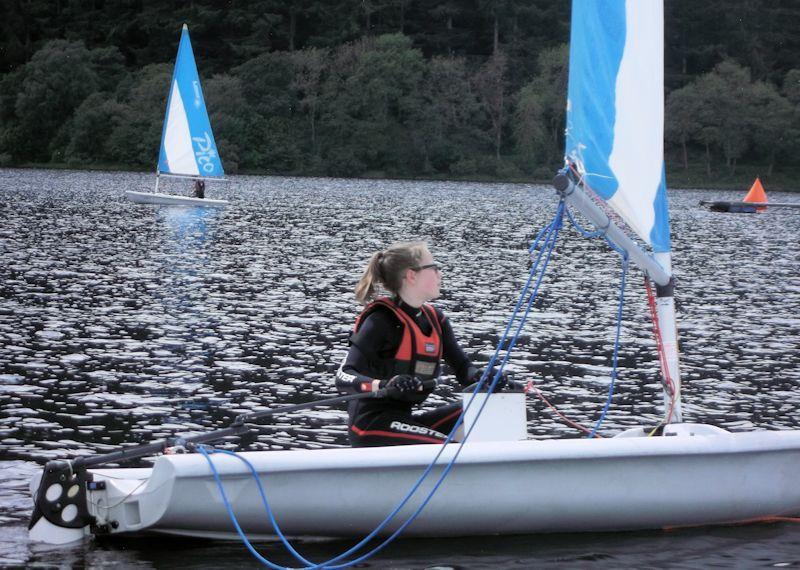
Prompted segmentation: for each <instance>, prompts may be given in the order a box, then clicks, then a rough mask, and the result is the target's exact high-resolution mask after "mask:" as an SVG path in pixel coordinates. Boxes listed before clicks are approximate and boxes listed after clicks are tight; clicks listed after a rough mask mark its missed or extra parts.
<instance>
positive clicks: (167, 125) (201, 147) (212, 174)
mask: <svg viewBox="0 0 800 570" xmlns="http://www.w3.org/2000/svg"><path fill="white" fill-rule="evenodd" d="M162 176H164V177H172V178H184V179H189V180H194V181H195V184H196V185H200V186H201V187H202V188H205V182H206V180H224V178H223V177H224V176H225V172H224V171H223V169H222V163H221V162H220V158H219V153H218V152H217V144H216V142H214V133H213V132H212V131H211V122H210V121H209V119H208V112H207V111H206V104H205V99H204V98H203V89H202V87H201V86H200V76H199V75H198V73H197V65H196V64H195V61H194V54H193V53H192V43H191V40H190V39H189V28H188V27H187V26H186V24H184V25H183V30H182V31H181V40H180V44H179V46H178V56H177V58H176V61H175V70H174V71H173V74H172V82H171V85H170V91H169V98H168V99H167V112H166V116H165V117H164V127H163V131H162V134H161V150H160V153H159V157H158V167H157V169H156V187H155V191H154V192H135V191H127V192H126V193H125V195H126V196H127V197H128V198H129V199H130V200H132V201H134V202H137V203H139V204H166V205H179V206H180V205H182V206H210V207H224V206H225V205H227V204H228V201H227V200H210V199H206V198H201V197H196V196H195V197H189V196H181V195H175V194H161V193H159V192H158V187H159V182H160V179H161V177H162Z"/></svg>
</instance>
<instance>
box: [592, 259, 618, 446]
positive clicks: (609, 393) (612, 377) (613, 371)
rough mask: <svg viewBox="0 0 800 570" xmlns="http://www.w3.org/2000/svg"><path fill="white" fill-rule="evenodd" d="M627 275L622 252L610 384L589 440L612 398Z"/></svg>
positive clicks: (597, 427)
mask: <svg viewBox="0 0 800 570" xmlns="http://www.w3.org/2000/svg"><path fill="white" fill-rule="evenodd" d="M627 275H628V254H627V253H625V252H623V254H622V279H621V280H620V287H619V305H618V307H617V333H616V336H615V338H614V355H613V357H612V360H611V363H612V364H611V383H610V384H609V386H608V397H607V398H606V403H605V405H604V406H603V411H602V412H601V413H600V418H599V419H598V420H597V423H596V424H595V425H594V428H592V433H590V434H589V435H587V436H586V437H587V438H589V439H591V438H593V437H594V436H595V434H596V433H597V430H599V429H600V426H601V425H602V423H603V420H604V419H605V418H606V413H607V412H608V408H609V406H611V399H612V398H613V397H614V384H615V383H616V380H617V359H618V356H619V337H620V330H621V329H622V307H623V305H624V304H625V280H626V277H627Z"/></svg>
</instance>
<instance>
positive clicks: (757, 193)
mask: <svg viewBox="0 0 800 570" xmlns="http://www.w3.org/2000/svg"><path fill="white" fill-rule="evenodd" d="M744 201H745V202H756V203H765V202H767V193H766V192H764V187H763V186H762V185H761V179H760V178H758V177H757V176H756V181H755V182H753V185H752V186H751V187H750V191H749V192H748V193H747V196H745V197H744ZM766 209H767V207H766V206H760V207H758V208H756V210H757V211H759V212H763V211H764V210H766Z"/></svg>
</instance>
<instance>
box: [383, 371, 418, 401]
mask: <svg viewBox="0 0 800 570" xmlns="http://www.w3.org/2000/svg"><path fill="white" fill-rule="evenodd" d="M423 389H424V386H423V383H422V379H421V378H417V377H416V376H411V375H410V374H398V375H397V376H395V377H394V378H392V379H391V380H389V381H388V382H387V383H386V392H387V395H388V396H389V397H390V398H394V399H396V400H405V399H406V398H407V397H409V396H412V397H413V396H414V395H415V394H416V393H417V392H422V391H423Z"/></svg>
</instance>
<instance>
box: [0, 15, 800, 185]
mask: <svg viewBox="0 0 800 570" xmlns="http://www.w3.org/2000/svg"><path fill="white" fill-rule="evenodd" d="M790 4H791V3H785V2H778V3H775V2H772V3H770V2H764V1H763V0H708V1H707V2H701V3H698V2H693V1H691V0H670V2H667V3H665V20H666V21H665V24H666V25H665V28H666V32H667V41H666V62H665V65H666V85H667V89H668V94H667V95H668V96H667V99H666V123H665V135H666V142H667V146H666V152H667V154H668V155H670V156H672V155H674V156H675V157H676V158H678V157H679V159H678V161H677V162H678V164H679V165H680V166H682V167H683V169H684V172H685V173H688V172H689V171H692V172H694V170H693V169H696V168H699V165H700V164H701V162H702V163H704V165H705V171H706V176H707V177H708V178H709V179H710V178H712V177H715V176H720V175H722V174H725V175H726V176H729V175H732V174H731V173H735V172H736V171H737V170H736V169H737V165H740V164H741V163H742V162H743V161H744V162H750V163H759V164H763V165H764V167H765V168H766V169H767V172H771V170H772V168H773V166H774V167H775V168H787V167H786V166H784V165H787V164H790V163H792V164H793V163H796V159H795V157H796V156H797V155H798V152H799V151H800V148H798V147H800V42H798V40H797V37H798V36H797V34H796V30H795V29H794V27H793V26H792V22H795V21H796V18H797V17H798V16H800V8H797V7H794V6H791V7H790ZM569 11H570V3H569V2H553V1H552V0H502V1H501V2H489V1H484V0H479V1H477V2H457V1H454V0H444V1H442V0H439V1H434V0H413V1H411V0H368V1H361V0H336V1H334V0H292V1H291V2H283V1H279V0H256V1H255V2H249V3H241V2H233V3H227V4H224V3H223V4H220V3H218V2H214V1H213V0H194V1H193V2H191V3H178V4H175V3H164V2H158V1H157V0H139V1H137V2H117V3H110V2H94V3H86V2H56V3H47V2H43V1H42V0H29V1H26V2H7V3H2V5H0V37H2V38H3V40H2V45H0V73H2V74H3V75H2V76H0V162H2V164H18V163H24V162H31V161H37V162H45V161H48V160H51V161H56V162H67V163H69V164H72V165H76V166H80V165H91V164H98V163H117V164H119V165H121V166H124V165H130V166H137V167H139V166H154V165H155V163H156V161H157V158H158V156H157V153H158V145H159V140H160V137H161V130H162V124H163V117H164V111H165V105H166V99H167V94H168V90H169V78H170V76H171V73H172V66H173V62H174V58H175V53H176V47H177V42H178V38H179V34H180V28H181V25H182V23H183V22H186V23H187V24H188V25H189V27H190V30H191V33H192V44H193V47H194V51H195V55H196V58H197V62H198V67H199V71H200V74H201V78H202V80H203V88H204V94H205V99H206V102H207V106H208V110H209V115H210V119H211V123H212V126H213V128H214V133H215V137H216V140H217V145H218V147H219V150H220V155H221V157H222V161H223V165H224V167H225V169H226V171H228V172H236V171H237V170H241V171H266V172H280V173H298V174H332V175H341V176H359V175H365V174H368V175H377V174H384V175H389V176H433V177H436V176H442V177H446V176H467V177H504V178H508V179H512V178H520V177H524V176H534V177H546V178H549V177H550V175H551V174H552V171H553V170H554V169H555V168H557V167H558V166H559V164H560V162H561V158H562V153H563V145H564V116H565V103H566V89H567V76H568V74H567V59H568V47H567V44H566V43H565V42H566V41H567V39H568V28H569ZM778 86H780V88H778ZM723 162H724V165H725V167H724V168H723V167H722V163H723Z"/></svg>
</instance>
